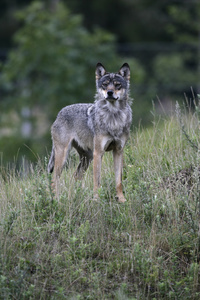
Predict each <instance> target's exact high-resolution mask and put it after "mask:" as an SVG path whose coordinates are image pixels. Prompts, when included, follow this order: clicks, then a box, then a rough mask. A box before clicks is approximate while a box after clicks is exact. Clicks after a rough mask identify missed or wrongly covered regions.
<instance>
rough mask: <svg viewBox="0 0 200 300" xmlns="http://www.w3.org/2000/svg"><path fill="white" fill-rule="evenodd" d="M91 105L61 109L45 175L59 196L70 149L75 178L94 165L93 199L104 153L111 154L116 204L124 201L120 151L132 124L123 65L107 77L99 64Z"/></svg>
mask: <svg viewBox="0 0 200 300" xmlns="http://www.w3.org/2000/svg"><path fill="white" fill-rule="evenodd" d="M95 74H96V95H95V101H94V103H88V104H86V103H85V104H73V105H69V106H66V107H64V108H63V109H62V110H61V111H60V112H59V113H58V116H57V118H56V120H55V122H54V123H53V125H52V127H51V135H52V144H53V146H52V152H51V157H50V160H49V164H48V172H49V173H52V172H53V171H54V173H53V180H52V185H53V187H54V189H55V192H56V193H58V179H59V177H60V175H61V172H62V169H63V167H64V166H65V163H66V160H67V157H68V155H69V152H70V149H71V148H72V147H73V148H75V149H76V150H77V152H78V154H79V157H80V162H79V165H78V168H77V170H76V172H75V178H76V179H81V178H82V176H83V175H84V173H85V171H86V170H87V168H88V166H89V164H90V162H91V161H92V160H94V163H93V181H94V196H95V197H98V188H99V186H100V182H101V162H102V157H103V154H104V152H105V151H113V160H114V171H115V182H116V192H117V198H118V201H119V202H125V201H126V199H125V197H124V195H123V191H122V165H123V149H124V146H125V144H126V142H127V139H128V137H129V132H130V126H131V122H132V110H131V107H130V105H129V102H130V98H129V83H130V68H129V65H128V64H127V63H125V64H123V65H122V67H121V68H120V70H119V72H117V73H108V72H107V71H106V70H105V68H104V66H103V65H102V64H101V63H98V64H97V66H96V72H95Z"/></svg>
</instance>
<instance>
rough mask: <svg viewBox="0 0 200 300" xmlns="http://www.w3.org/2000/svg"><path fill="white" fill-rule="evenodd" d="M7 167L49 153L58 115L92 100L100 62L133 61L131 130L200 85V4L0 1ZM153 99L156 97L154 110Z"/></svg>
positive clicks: (0, 129)
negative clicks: (51, 129) (73, 105)
mask: <svg viewBox="0 0 200 300" xmlns="http://www.w3.org/2000/svg"><path fill="white" fill-rule="evenodd" d="M0 62H1V65H0V116H1V117H0V157H1V164H4V163H8V162H10V163H12V162H15V163H18V164H19V165H20V164H21V162H22V158H25V159H26V160H28V161H29V160H30V161H32V162H34V161H36V160H37V159H38V157H44V156H48V155H49V152H50V150H51V137H50V127H51V124H52V122H53V121H54V120H55V118H56V115H57V113H58V111H59V110H60V109H61V108H62V107H64V106H66V105H68V104H72V103H77V102H93V100H94V93H95V76H94V72H95V66H96V63H97V62H101V63H103V64H104V66H105V67H106V68H107V69H108V71H118V69H119V67H120V66H121V64H122V63H124V62H128V63H129V64H130V67H131V96H132V97H133V98H134V101H133V107H132V108H133V126H150V125H151V123H152V121H153V119H154V113H152V112H151V110H152V107H153V108H154V112H158V113H165V114H171V113H173V110H174V105H175V101H182V102H183V101H184V99H185V98H187V99H188V102H190V101H192V100H191V99H193V93H194V94H196V93H199V89H200V2H199V1H197V0H190V1H186V0H183V1H178V0H177V1H171V0H168V1H167V0H165V1H159V0H109V1H108V0H101V1H99V0H84V1H80V0H63V1H58V0H57V1H56V0H51V1H50V0H49V1H41V2H39V1H28V0H24V1H22V0H21V1H20V0H9V1H7V0H1V3H0ZM152 102H153V103H154V104H153V106H152Z"/></svg>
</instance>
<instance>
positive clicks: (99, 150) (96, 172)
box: [93, 137, 104, 198]
mask: <svg viewBox="0 0 200 300" xmlns="http://www.w3.org/2000/svg"><path fill="white" fill-rule="evenodd" d="M103 153H104V150H103V145H102V137H96V139H94V152H93V160H94V163H93V183H94V198H98V188H99V187H100V185H101V163H102V156H103Z"/></svg>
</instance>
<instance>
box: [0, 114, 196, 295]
mask: <svg viewBox="0 0 200 300" xmlns="http://www.w3.org/2000/svg"><path fill="white" fill-rule="evenodd" d="M184 122H185V129H186V130H187V132H188V134H189V136H190V137H191V139H192V140H193V141H195V143H198V134H199V128H198V126H199V122H198V119H197V118H196V117H195V115H191V116H189V117H187V118H186V117H184ZM199 160H200V154H199V152H198V151H195V150H194V149H193V148H192V147H191V145H190V143H189V142H188V141H187V139H186V138H185V136H184V134H183V133H182V131H181V129H180V126H179V124H178V122H177V120H176V119H174V118H171V119H168V120H164V121H163V120H162V121H159V122H156V124H155V125H154V126H153V127H152V128H151V129H137V130H135V132H134V133H132V135H131V138H130V140H129V143H128V145H127V146H126V150H125V155H124V172H123V186H124V193H125V196H126V199H127V202H126V203H125V204H118V203H117V201H116V199H115V184H114V174H113V163H112V155H111V154H109V153H108V154H106V155H105V156H104V159H103V167H102V187H101V188H100V190H99V196H100V198H99V200H98V201H93V194H92V186H93V183H92V166H90V168H89V170H88V171H87V173H86V174H85V177H84V179H83V181H82V182H75V181H74V179H73V173H74V171H75V167H76V164H77V159H76V158H75V157H74V155H72V156H71V159H70V162H69V168H68V170H67V171H66V172H63V174H62V177H61V188H60V189H61V195H60V199H59V201H57V200H56V199H55V198H54V197H53V195H52V192H51V188H50V178H49V176H48V175H47V173H46V171H45V166H44V165H45V164H46V162H45V163H44V164H43V163H41V162H39V163H38V166H37V168H36V169H35V170H34V171H31V172H30V173H29V174H28V175H27V176H24V177H23V176H22V175H23V170H22V171H21V173H20V175H17V174H16V172H14V171H9V170H5V169H3V167H2V170H1V179H0V215H1V216H0V220H1V221H0V299H120V300H121V299H132V300H133V299H199V298H200V267H199V260H200V233H199V213H200V209H199V200H200V190H199V169H198V168H199ZM189 167H191V168H192V171H191V172H190V174H189V180H188V179H187V180H185V182H184V181H183V180H182V179H183V178H182V179H180V176H178V174H181V173H180V171H181V170H186V172H187V171H188V170H189V169H188V168H189ZM188 172H189V171H188ZM182 177H184V175H183V176H182ZM187 178H188V177H187ZM183 182H184V183H183Z"/></svg>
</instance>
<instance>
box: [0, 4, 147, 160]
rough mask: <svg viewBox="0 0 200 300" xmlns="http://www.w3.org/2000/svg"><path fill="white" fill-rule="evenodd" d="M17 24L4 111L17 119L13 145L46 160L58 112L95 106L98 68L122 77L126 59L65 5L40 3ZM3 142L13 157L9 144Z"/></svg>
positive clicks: (110, 39) (4, 81) (138, 73)
mask: <svg viewBox="0 0 200 300" xmlns="http://www.w3.org/2000/svg"><path fill="white" fill-rule="evenodd" d="M17 18H18V19H19V20H20V21H21V22H22V26H21V28H20V29H19V30H18V31H17V32H16V34H15V36H14V41H15V44H16V48H14V49H12V50H11V52H10V53H9V56H8V60H7V62H6V63H5V64H4V65H3V67H2V74H1V78H0V82H1V90H3V97H2V99H3V100H2V101H1V103H0V104H1V110H2V111H3V110H4V111H8V110H9V111H10V112H9V114H10V118H12V117H14V115H15V117H16V122H15V123H14V124H15V126H14V127H13V126H12V130H13V131H12V133H13V135H12V139H11V138H10V137H9V138H10V140H12V143H13V145H16V147H20V144H22V143H25V144H27V145H28V147H29V148H31V150H32V152H35V153H39V154H40V155H41V154H44V153H45V151H46V148H45V147H46V145H47V146H48V145H50V142H51V141H50V124H51V123H52V121H53V120H54V119H55V117H56V115H57V113H58V111H59V110H60V109H61V108H62V107H64V106H66V105H68V104H72V103H76V102H93V101H94V93H95V76H94V73H95V66H96V64H97V62H98V61H100V62H102V63H103V64H105V66H106V68H108V69H112V70H116V71H117V70H118V68H119V66H120V65H121V63H122V61H121V60H122V59H121V58H119V56H118V55H117V54H116V50H115V38H114V36H113V35H111V34H110V33H108V32H106V31H104V30H100V29H96V30H94V32H92V33H91V32H89V31H88V30H86V29H85V28H84V27H83V25H82V18H81V16H79V15H72V14H71V13H70V12H69V10H68V9H67V7H66V6H65V5H63V3H57V4H56V6H54V7H53V8H52V6H47V5H45V4H44V3H42V2H36V1H35V2H33V3H32V4H31V5H30V6H28V7H27V8H25V9H23V10H21V11H19V12H18V13H17ZM129 61H130V64H131V65H132V66H133V68H134V67H135V68H134V69H135V70H134V73H135V78H136V82H137V81H138V82H140V81H141V80H142V78H144V72H143V71H142V68H140V67H139V65H138V63H137V62H136V61H135V60H134V59H132V60H129ZM123 62H124V61H123ZM12 112H13V113H12ZM16 113H17V114H16ZM5 119H6V118H5ZM4 125H5V124H4ZM6 126H9V125H8V124H6ZM27 128H28V133H27V132H26V129H27ZM24 129H25V130H24ZM23 133H24V136H22V135H23ZM47 133H48V134H47ZM46 135H47V137H48V139H46ZM47 140H48V143H47ZM1 142H2V144H3V143H4V147H3V148H4V153H5V155H7V153H8V152H9V151H8V152H7V151H6V145H7V143H5V140H3V139H2V140H1ZM0 146H1V145H0ZM9 147H10V146H9ZM13 148H14V147H13ZM15 151H16V152H17V149H16V150H15ZM24 153H27V149H24ZM12 154H13V153H12ZM22 154H23V153H22ZM29 154H31V151H29ZM31 156H32V154H31ZM32 158H33V156H32Z"/></svg>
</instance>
